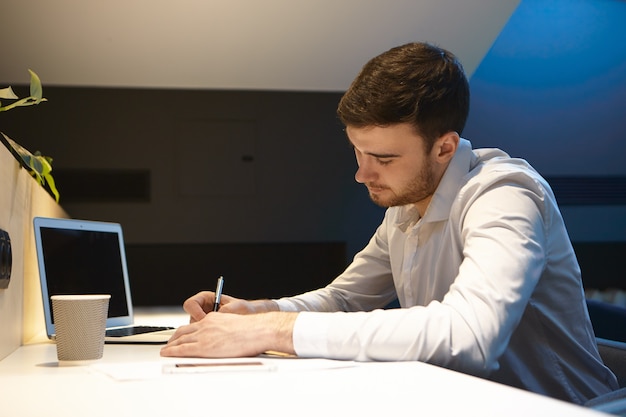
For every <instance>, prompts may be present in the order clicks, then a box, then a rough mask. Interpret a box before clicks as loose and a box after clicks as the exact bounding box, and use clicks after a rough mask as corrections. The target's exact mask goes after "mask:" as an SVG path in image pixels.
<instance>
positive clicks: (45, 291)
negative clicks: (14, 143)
mask: <svg viewBox="0 0 626 417" xmlns="http://www.w3.org/2000/svg"><path fill="white" fill-rule="evenodd" d="M33 224H34V229H35V245H36V250H37V261H38V264H39V279H40V281H41V295H42V298H43V311H44V316H45V320H46V332H47V334H48V337H49V338H50V339H54V335H55V331H54V317H53V313H52V302H51V301H50V296H52V295H57V294H59V295H61V294H111V299H110V300H109V315H108V318H107V324H106V326H107V331H106V336H105V342H106V343H165V342H167V340H168V339H169V338H170V337H171V335H172V334H173V332H174V329H173V328H171V327H165V326H136V325H134V323H133V304H132V300H131V294H130V284H129V278H128V268H127V265H126V252H125V247H124V238H123V235H122V227H121V225H120V224H118V223H108V222H97V221H86V220H76V219H57V218H46V217H35V219H34V220H33Z"/></svg>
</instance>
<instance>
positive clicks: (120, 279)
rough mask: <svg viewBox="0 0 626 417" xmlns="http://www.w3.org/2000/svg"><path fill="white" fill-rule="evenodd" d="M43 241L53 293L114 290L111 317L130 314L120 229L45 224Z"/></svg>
mask: <svg viewBox="0 0 626 417" xmlns="http://www.w3.org/2000/svg"><path fill="white" fill-rule="evenodd" d="M41 242H42V247H43V257H44V265H45V270H46V271H45V272H46V279H47V283H48V295H49V296H51V295H63V294H111V300H110V301H109V317H120V316H126V315H128V306H127V304H126V291H125V287H124V271H123V263H122V258H121V256H122V255H121V253H120V243H119V237H118V235H117V234H116V233H113V232H100V231H88V230H68V229H54V228H48V227H42V228H41ZM50 312H52V308H50ZM52 322H53V323H54V317H53V318H52Z"/></svg>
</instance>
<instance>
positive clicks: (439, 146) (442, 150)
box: [433, 132, 461, 163]
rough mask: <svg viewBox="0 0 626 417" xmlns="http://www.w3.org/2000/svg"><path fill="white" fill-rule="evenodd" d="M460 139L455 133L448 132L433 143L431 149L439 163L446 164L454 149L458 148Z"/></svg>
mask: <svg viewBox="0 0 626 417" xmlns="http://www.w3.org/2000/svg"><path fill="white" fill-rule="evenodd" d="M460 140H461V138H460V137H459V134H458V133H456V132H448V133H446V134H444V135H442V136H441V137H439V139H437V141H436V142H435V146H434V147H433V152H434V156H435V158H436V159H437V161H438V162H440V163H448V162H450V160H451V159H452V157H453V156H454V153H455V152H456V149H457V148H458V147H459V142H460Z"/></svg>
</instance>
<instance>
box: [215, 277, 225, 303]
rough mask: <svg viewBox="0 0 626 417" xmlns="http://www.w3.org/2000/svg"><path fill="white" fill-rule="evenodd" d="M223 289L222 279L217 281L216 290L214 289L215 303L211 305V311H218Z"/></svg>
mask: <svg viewBox="0 0 626 417" xmlns="http://www.w3.org/2000/svg"><path fill="white" fill-rule="evenodd" d="M223 289H224V277H222V276H220V277H219V278H218V279H217V288H215V303H213V311H218V310H219V309H220V301H221V300H222V290H223Z"/></svg>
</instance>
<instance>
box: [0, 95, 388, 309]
mask: <svg viewBox="0 0 626 417" xmlns="http://www.w3.org/2000/svg"><path fill="white" fill-rule="evenodd" d="M14 89H15V90H16V93H17V94H18V95H20V96H22V95H25V94H27V87H24V86H22V87H19V86H18V87H15V88H14ZM44 96H45V97H46V98H47V99H48V101H47V102H45V103H42V104H40V105H38V106H36V107H31V108H19V109H15V110H13V111H10V112H7V113H3V114H2V118H3V120H2V130H3V131H4V132H5V133H6V134H8V135H9V136H10V137H12V138H13V139H15V140H16V141H17V142H18V143H20V144H22V145H23V146H25V147H26V148H28V149H29V150H31V151H33V152H34V151H37V150H39V151H41V152H42V153H43V154H45V155H50V156H52V157H53V158H54V161H53V167H54V171H53V174H54V173H55V172H56V174H57V187H58V189H59V191H60V193H61V204H62V206H63V207H64V208H65V209H66V210H67V211H68V212H69V214H70V215H71V216H72V217H76V218H85V219H95V220H105V221H115V222H119V223H121V224H122V226H123V228H124V233H125V239H126V242H127V244H128V246H129V249H128V251H129V264H130V268H131V269H134V270H136V271H137V274H136V275H143V276H131V282H135V281H137V285H133V287H134V288H135V289H136V290H138V291H139V294H141V295H139V294H138V295H137V296H136V298H137V299H138V301H139V302H140V303H144V302H145V303H152V301H150V300H154V299H158V300H159V302H163V303H165V302H166V300H163V299H162V298H158V297H160V296H159V295H158V293H159V292H162V291H163V290H162V286H163V285H174V286H176V288H178V289H182V288H184V291H183V292H185V293H187V292H191V291H195V290H193V288H194V287H195V286H196V285H199V284H205V283H206V282H207V281H210V282H212V281H214V279H215V274H222V273H223V274H226V273H227V272H228V271H231V273H230V274H228V275H229V276H228V279H229V289H230V290H237V291H239V294H233V295H240V296H246V297H254V296H255V294H256V295H258V296H269V295H270V293H267V292H266V291H265V290H267V289H271V291H272V292H271V294H282V295H284V294H287V293H289V292H290V291H295V290H301V289H310V287H311V285H313V286H315V285H317V286H319V285H324V284H326V283H327V282H329V281H330V280H331V279H332V278H334V276H335V275H336V274H337V273H339V272H340V271H341V269H343V267H344V266H345V265H346V263H347V262H348V260H349V259H351V257H352V255H353V254H354V253H355V252H356V251H358V250H359V249H361V248H362V247H363V246H364V245H365V244H366V243H367V240H368V239H369V237H370V236H371V234H372V233H373V231H374V229H375V227H376V226H377V225H378V223H379V221H380V219H381V218H382V210H381V209H379V208H378V207H376V206H375V205H374V204H373V203H371V202H370V201H369V198H368V197H367V192H366V190H365V188H364V187H363V186H362V185H360V184H357V183H356V182H355V181H354V172H355V169H356V164H355V162H354V155H353V152H352V149H351V148H350V146H349V144H348V142H347V140H346V138H345V136H344V133H343V130H342V126H341V125H340V123H339V122H338V121H337V119H336V116H335V109H336V106H337V102H338V100H339V98H340V96H341V95H340V94H338V93H290V92H266V91H203V90H144V89H116V88H110V89H102V88H76V87H72V88H65V87H46V86H45V85H44ZM66 186H67V187H66ZM294 242H295V243H294ZM302 243H309V244H315V245H317V246H315V247H314V248H310V247H307V246H306V245H302ZM248 244H252V245H254V244H267V247H264V248H261V247H259V248H257V249H258V250H254V251H250V250H247V249H249V248H250V246H246V245H248ZM284 244H287V245H289V244H293V248H292V247H290V246H281V245H284ZM215 245H218V246H221V247H222V249H219V250H218V249H215V248H217V246H215ZM242 245H243V246H242ZM338 245H339V247H341V248H342V249H341V250H338V249H337V247H338ZM233 247H239V248H243V249H242V250H241V253H240V256H238V257H237V256H234V254H235V251H233V250H232V248H233ZM281 247H282V249H281V251H283V252H285V255H286V257H284V258H276V256H278V254H276V253H273V251H275V250H276V248H281ZM163 248H168V249H167V253H168V254H169V255H168V256H169V257H168V258H166V259H167V261H168V264H167V265H169V267H168V268H159V267H158V266H159V265H164V264H163V261H164V257H163V250H164V249H163ZM198 248H213V249H210V250H211V251H215V250H217V251H218V252H220V251H226V253H227V255H225V256H223V257H221V258H219V257H218V258H216V257H215V256H214V254H212V253H209V252H207V253H206V256H205V257H204V259H203V257H202V256H199V255H198V253H197V249H198ZM229 248H230V249H229ZM246 248H247V249H246ZM186 250H189V251H191V252H190V254H189V255H186V254H185V251H186ZM311 251H312V252H311ZM259 253H264V254H266V256H264V258H265V260H266V263H263V264H260V263H259V262H258V254H259ZM287 254H288V256H287ZM270 259H272V260H274V261H275V262H272V267H273V269H274V274H269V273H268V272H269V269H268V267H267V266H268V264H267V260H270ZM278 259H282V261H278ZM311 259H318V262H319V263H320V265H318V266H317V267H316V268H311ZM202 260H204V261H205V262H206V264H204V265H202V264H201V261H202ZM150 262H153V263H154V264H153V265H150ZM176 264H178V265H180V269H178V270H177V269H176V268H173V267H172V265H176ZM298 265H300V267H299V266H298ZM201 266H202V268H201V269H200V267H201ZM242 266H245V268H242ZM196 267H197V268H198V271H196V273H193V269H194V268H196ZM223 271H226V272H223ZM143 272H147V274H143ZM241 275H245V276H241ZM287 277H288V278H287ZM198 280H199V281H198ZM261 281H262V283H263V284H262V288H261V287H259V286H255V285H253V284H254V283H259V282H261ZM300 281H302V282H300ZM152 282H154V283H155V284H156V283H159V284H156V285H151V284H152ZM236 283H239V284H236ZM242 283H249V286H248V288H246V285H243V284H242ZM203 288H205V286H204V285H203ZM198 289H199V288H198ZM257 290H258V291H257ZM262 290H263V291H262ZM144 291H146V293H144ZM169 294H171V295H172V301H171V303H178V302H179V301H180V295H181V294H180V291H177V290H173V289H170V291H169ZM174 294H175V295H174ZM167 304H170V303H167Z"/></svg>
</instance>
